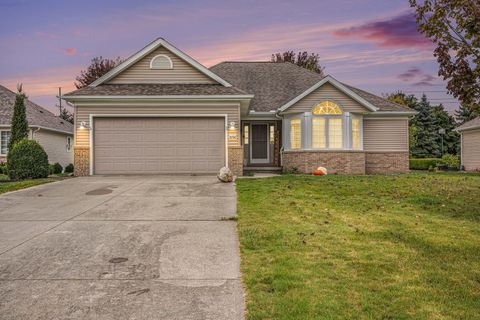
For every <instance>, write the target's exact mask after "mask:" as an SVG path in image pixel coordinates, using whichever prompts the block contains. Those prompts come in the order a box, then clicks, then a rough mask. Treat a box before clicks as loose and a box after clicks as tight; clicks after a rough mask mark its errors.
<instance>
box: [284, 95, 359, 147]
mask: <svg viewBox="0 0 480 320" xmlns="http://www.w3.org/2000/svg"><path fill="white" fill-rule="evenodd" d="M287 119H288V120H289V121H285V126H286V127H285V131H286V132H287V135H286V136H285V139H289V140H290V149H292V150H295V149H304V150H362V149H363V143H362V140H363V134H362V130H363V126H362V123H363V118H362V116H361V115H356V114H352V113H350V112H344V111H343V110H342V109H341V107H340V106H339V105H337V104H336V103H335V102H332V101H328V100H327V101H322V102H320V103H318V104H316V105H315V106H314V107H313V108H312V111H311V112H304V113H301V114H300V113H298V114H291V115H288V116H287ZM287 146H288V143H287ZM287 148H288V147H287Z"/></svg>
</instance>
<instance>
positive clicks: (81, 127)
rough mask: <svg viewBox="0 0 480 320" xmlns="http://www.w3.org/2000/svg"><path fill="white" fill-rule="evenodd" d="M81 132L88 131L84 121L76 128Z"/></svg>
mask: <svg viewBox="0 0 480 320" xmlns="http://www.w3.org/2000/svg"><path fill="white" fill-rule="evenodd" d="M78 128H79V129H81V130H85V129H89V127H88V126H87V124H86V123H85V121H82V122H80V127H78Z"/></svg>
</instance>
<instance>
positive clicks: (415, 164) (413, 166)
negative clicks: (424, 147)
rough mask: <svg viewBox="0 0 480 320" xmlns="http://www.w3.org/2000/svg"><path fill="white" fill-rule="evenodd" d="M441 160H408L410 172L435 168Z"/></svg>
mask: <svg viewBox="0 0 480 320" xmlns="http://www.w3.org/2000/svg"><path fill="white" fill-rule="evenodd" d="M440 161H441V159H438V158H422V159H410V160H409V162H410V170H428V169H430V168H435V167H436V166H437V164H438V163H440Z"/></svg>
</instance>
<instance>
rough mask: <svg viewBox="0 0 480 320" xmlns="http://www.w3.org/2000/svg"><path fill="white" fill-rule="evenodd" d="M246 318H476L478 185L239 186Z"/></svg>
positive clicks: (461, 179) (288, 181) (455, 176)
mask: <svg viewBox="0 0 480 320" xmlns="http://www.w3.org/2000/svg"><path fill="white" fill-rule="evenodd" d="M237 190H238V193H239V200H238V201H239V203H238V212H239V216H238V228H239V235H240V246H241V256H242V273H243V279H244V282H245V284H246V287H247V308H248V319H289V320H291V319H474V318H476V319H480V209H479V208H480V175H474V174H459V173H444V174H429V173H417V174H409V175H399V176H354V177H352V176H350V177H349V176H326V177H315V176H292V175H287V176H282V177H276V178H268V179H239V180H237Z"/></svg>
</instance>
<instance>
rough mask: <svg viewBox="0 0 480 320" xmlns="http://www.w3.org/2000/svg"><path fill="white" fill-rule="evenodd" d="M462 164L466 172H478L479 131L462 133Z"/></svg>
mask: <svg viewBox="0 0 480 320" xmlns="http://www.w3.org/2000/svg"><path fill="white" fill-rule="evenodd" d="M462 164H463V165H464V166H465V170H467V171H479V170H480V129H475V130H471V131H463V132H462Z"/></svg>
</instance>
